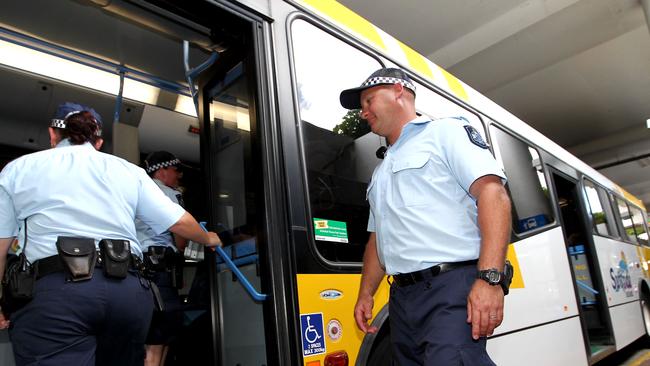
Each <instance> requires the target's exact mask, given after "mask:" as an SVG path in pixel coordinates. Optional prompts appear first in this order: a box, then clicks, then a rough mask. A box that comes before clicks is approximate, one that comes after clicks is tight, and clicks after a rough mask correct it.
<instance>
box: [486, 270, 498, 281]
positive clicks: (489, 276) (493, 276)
mask: <svg viewBox="0 0 650 366" xmlns="http://www.w3.org/2000/svg"><path fill="white" fill-rule="evenodd" d="M487 280H488V282H489V283H490V284H497V283H499V281H500V280H501V273H499V272H497V271H489V272H488V273H487Z"/></svg>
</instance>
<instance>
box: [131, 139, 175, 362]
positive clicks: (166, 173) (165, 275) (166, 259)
mask: <svg viewBox="0 0 650 366" xmlns="http://www.w3.org/2000/svg"><path fill="white" fill-rule="evenodd" d="M143 165H144V169H145V171H146V172H147V174H149V176H150V177H151V178H152V179H153V181H154V182H155V183H156V185H157V186H158V187H159V188H160V190H161V191H162V192H163V193H164V194H165V196H167V197H168V198H169V199H170V200H172V202H174V203H177V204H179V205H181V206H184V204H183V195H182V193H181V192H180V191H178V190H177V189H178V187H179V185H180V178H181V177H182V175H183V172H182V171H181V169H182V164H181V161H180V159H178V158H177V157H176V156H174V154H172V153H170V152H167V151H156V152H153V153H151V154H149V155H148V156H147V158H146V159H145V160H144V164H143ZM136 229H137V233H138V240H139V241H140V245H141V247H142V249H143V251H144V257H145V265H146V266H147V267H148V268H149V269H150V272H151V273H152V276H153V281H154V282H155V283H156V285H157V286H158V289H159V290H160V295H161V298H162V300H163V304H164V308H163V310H162V311H154V314H153V318H152V320H151V326H150V328H149V334H148V335H147V340H146V345H147V346H146V348H147V356H146V358H145V365H147V366H158V365H164V364H165V358H166V356H167V350H168V345H169V343H170V342H171V341H172V340H173V339H174V337H175V336H176V334H178V333H179V332H180V330H181V326H182V323H183V314H182V312H181V310H182V309H181V300H180V297H179V296H178V290H177V288H178V286H179V285H181V283H178V282H179V281H181V278H182V277H181V276H179V275H178V274H179V273H182V270H183V269H182V263H183V255H182V252H183V250H184V249H185V246H186V245H187V240H186V239H185V238H183V237H181V236H180V235H175V234H173V233H171V232H169V231H165V232H163V233H161V234H156V233H155V232H154V231H153V229H152V228H150V227H149V226H148V225H146V224H145V223H144V222H142V221H141V220H136Z"/></svg>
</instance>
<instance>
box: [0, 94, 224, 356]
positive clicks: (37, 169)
mask: <svg viewBox="0 0 650 366" xmlns="http://www.w3.org/2000/svg"><path fill="white" fill-rule="evenodd" d="M101 127H102V122H101V118H100V116H99V115H98V114H97V113H96V112H95V111H94V110H92V109H91V108H88V107H85V106H82V105H79V104H76V103H65V104H62V105H60V106H59V108H58V109H57V112H56V115H55V118H54V119H52V122H51V124H50V128H49V136H50V142H51V145H52V146H53V147H55V148H53V149H49V150H45V151H40V152H36V153H33V154H28V155H25V156H23V157H21V158H18V159H16V160H14V161H13V162H11V163H9V164H8V165H7V166H6V167H5V168H4V169H3V170H2V172H0V270H2V271H0V273H3V272H4V265H5V260H6V253H7V250H8V248H9V245H10V244H11V242H12V240H13V239H14V237H16V236H17V233H18V231H19V228H20V237H19V238H18V239H19V240H20V241H21V247H22V248H23V250H24V252H25V253H26V256H27V259H28V260H29V261H30V262H31V263H32V264H33V267H34V268H35V271H36V282H35V285H34V296H33V299H32V300H31V301H30V302H29V303H28V304H27V305H26V306H25V307H23V308H22V309H20V310H18V311H16V312H15V313H13V314H11V326H10V337H11V340H12V343H13V347H14V354H15V358H16V363H17V364H18V365H28V364H29V365H33V364H39V365H72V364H74V365H95V364H97V365H142V363H143V361H144V341H145V336H146V334H147V330H148V327H149V322H150V319H151V314H152V310H153V300H152V294H151V292H150V289H149V288H148V284H147V282H146V281H144V280H142V279H141V278H140V277H139V275H138V272H137V271H135V269H134V268H133V265H132V264H133V263H136V262H137V261H138V259H141V258H142V250H141V248H140V246H139V244H138V241H137V238H136V229H135V224H134V219H135V218H138V219H140V220H142V221H144V222H145V223H147V224H148V225H149V226H150V227H152V228H153V230H155V231H156V232H157V233H161V232H163V231H165V230H169V231H171V232H173V233H178V234H179V235H182V236H183V237H186V238H189V239H191V240H194V241H197V242H200V243H203V244H206V245H209V246H215V245H219V244H220V242H221V241H220V239H219V237H218V236H217V234H215V233H212V232H209V233H208V232H205V231H203V229H202V228H201V227H200V226H199V224H198V223H197V222H196V220H194V218H193V217H192V216H191V215H190V214H189V213H187V212H185V210H184V209H183V208H181V207H180V206H178V205H177V204H175V203H173V202H172V201H170V200H169V199H167V198H166V197H165V195H164V194H163V193H162V192H161V191H160V189H159V188H158V187H157V186H156V185H155V183H154V182H153V181H152V180H151V179H150V178H149V177H148V176H147V175H146V174H145V172H144V170H142V169H141V168H139V167H137V166H135V165H133V164H130V163H128V162H127V161H125V160H123V159H120V158H118V157H115V156H112V155H108V154H104V153H101V152H98V151H96V149H95V148H96V147H97V146H100V145H101ZM70 237H75V238H76V239H75V240H83V239H78V238H91V239H89V240H88V239H86V240H85V243H86V244H87V243H88V242H89V241H90V243H91V248H92V243H93V241H94V244H95V245H97V244H98V242H99V241H100V239H112V240H113V241H120V240H121V241H120V243H123V245H122V246H121V248H122V249H124V248H130V251H131V255H132V256H133V257H134V258H133V259H132V260H131V261H130V263H131V265H129V266H130V268H129V271H128V273H125V278H121V279H117V278H114V277H109V276H108V275H104V271H103V269H106V268H109V266H107V265H106V263H107V262H106V260H107V259H106V257H105V258H103V259H102V260H103V262H101V263H100V262H97V266H98V267H101V266H102V264H103V268H102V270H100V269H99V268H98V269H96V270H95V271H94V272H92V278H90V279H89V280H85V281H80V280H78V281H74V280H73V279H74V278H75V277H74V275H71V273H74V272H71V270H70V269H68V270H67V271H66V269H65V268H71V267H66V264H65V263H66V262H65V261H64V260H63V259H62V258H64V257H65V256H59V255H58V251H57V248H60V247H58V244H57V243H58V242H59V241H61V243H65V242H66V241H68V242H69V240H70V239H69V238H70ZM125 241H128V242H125ZM92 251H94V248H93V249H92ZM91 253H92V252H91ZM127 254H128V253H127ZM3 318H4V316H3ZM4 320H6V319H4ZM0 324H4V325H6V323H0Z"/></svg>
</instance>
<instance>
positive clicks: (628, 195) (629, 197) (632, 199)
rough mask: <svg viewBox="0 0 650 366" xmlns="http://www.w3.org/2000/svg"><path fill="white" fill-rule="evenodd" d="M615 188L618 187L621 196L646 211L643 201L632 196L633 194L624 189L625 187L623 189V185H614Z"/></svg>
mask: <svg viewBox="0 0 650 366" xmlns="http://www.w3.org/2000/svg"><path fill="white" fill-rule="evenodd" d="M616 188H618V190H619V192H620V193H622V194H623V197H625V198H626V199H627V200H628V201H630V202H632V203H634V204H635V205H637V206H639V207H641V208H642V209H643V211H647V210H646V208H645V205H644V204H643V201H641V200H640V199H638V198H636V197H634V195H632V193H630V192H628V191H626V190H625V189H623V187H621V186H619V185H616Z"/></svg>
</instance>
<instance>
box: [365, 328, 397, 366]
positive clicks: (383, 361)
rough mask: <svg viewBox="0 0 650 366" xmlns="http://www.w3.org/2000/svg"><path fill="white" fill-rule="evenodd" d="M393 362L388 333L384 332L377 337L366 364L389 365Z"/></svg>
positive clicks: (374, 365) (368, 365)
mask: <svg viewBox="0 0 650 366" xmlns="http://www.w3.org/2000/svg"><path fill="white" fill-rule="evenodd" d="M392 364H393V352H392V350H391V345H390V333H388V332H384V334H383V335H382V336H381V338H379V339H377V341H376V342H375V345H374V346H373V347H372V351H371V352H370V355H369V356H368V363H367V364H366V365H367V366H391V365H392Z"/></svg>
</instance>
